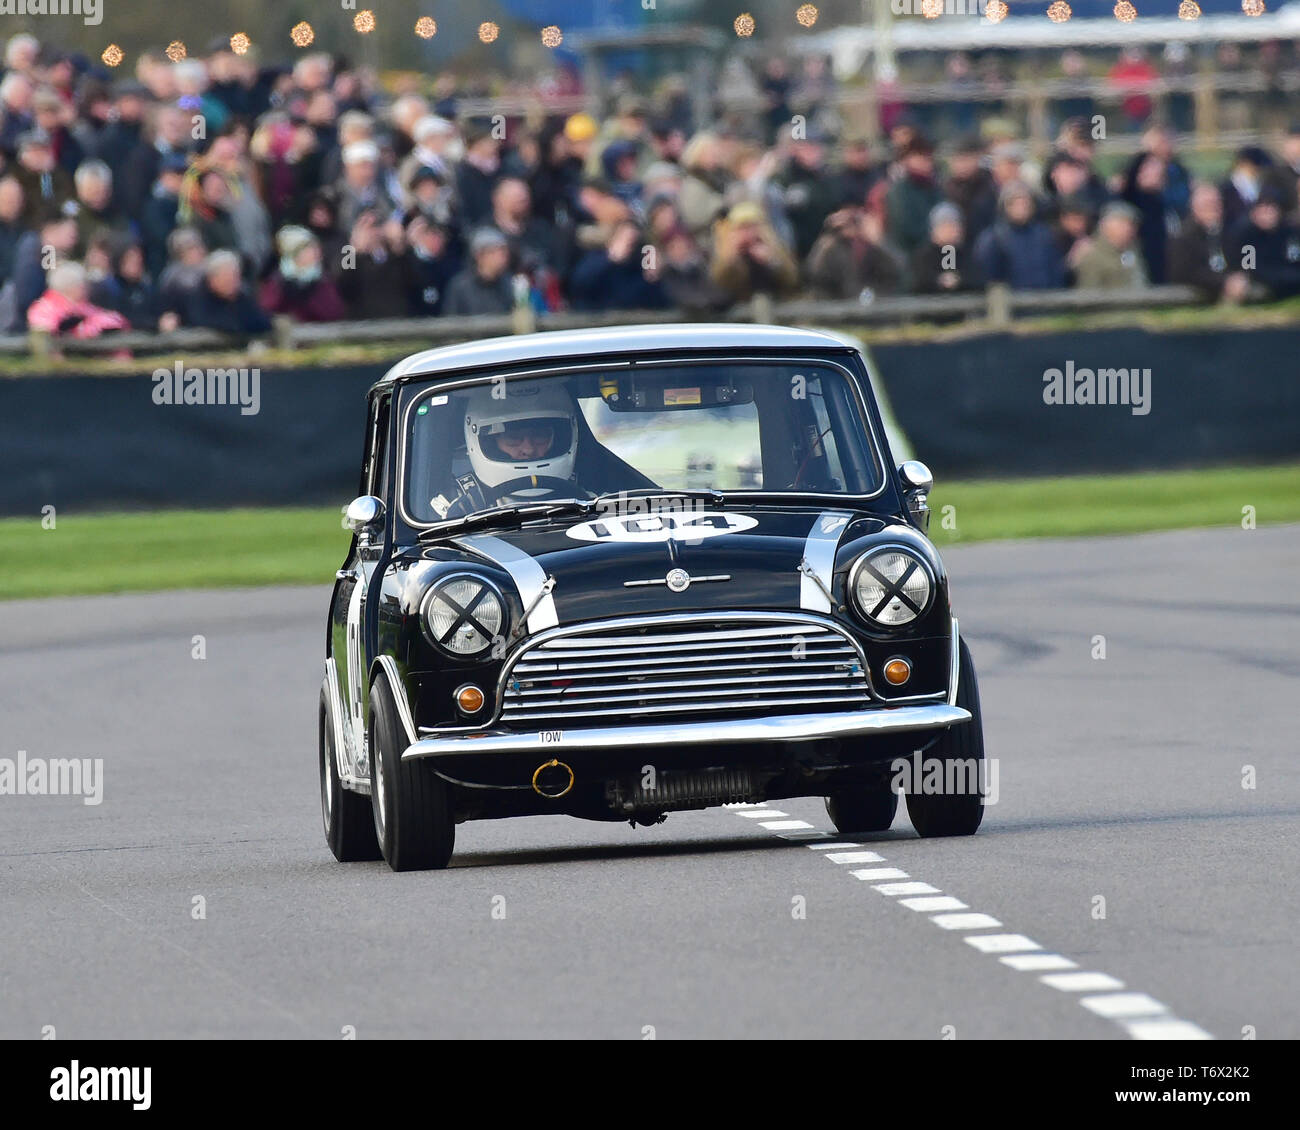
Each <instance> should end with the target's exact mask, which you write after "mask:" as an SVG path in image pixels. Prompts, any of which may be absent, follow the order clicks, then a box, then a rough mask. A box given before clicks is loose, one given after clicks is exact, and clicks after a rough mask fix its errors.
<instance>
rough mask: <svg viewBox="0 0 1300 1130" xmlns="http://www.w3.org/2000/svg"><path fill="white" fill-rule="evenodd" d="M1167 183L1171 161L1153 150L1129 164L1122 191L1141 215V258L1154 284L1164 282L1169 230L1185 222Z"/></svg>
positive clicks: (1124, 196)
mask: <svg viewBox="0 0 1300 1130" xmlns="http://www.w3.org/2000/svg"><path fill="white" fill-rule="evenodd" d="M1168 184H1169V166H1168V164H1166V162H1165V161H1164V159H1163V158H1161V157H1158V156H1157V155H1156V154H1154V153H1144V154H1139V155H1138V157H1137V159H1136V160H1135V161H1134V162H1133V164H1132V165H1130V166H1129V171H1128V175H1127V177H1126V179H1125V183H1124V191H1123V193H1122V196H1123V199H1124V200H1125V201H1126V202H1127V203H1128V204H1129V205H1131V206H1132V208H1133V210H1134V211H1135V212H1136V213H1137V215H1138V217H1139V223H1140V226H1139V229H1138V232H1139V238H1140V242H1141V247H1142V258H1143V260H1144V261H1145V262H1146V263H1148V264H1149V265H1150V266H1149V273H1150V277H1151V281H1152V282H1154V283H1162V282H1164V281H1165V254H1166V252H1165V245H1166V243H1167V242H1168V239H1169V230H1170V228H1173V229H1174V230H1175V231H1176V230H1177V229H1178V227H1179V225H1180V224H1181V223H1182V220H1181V217H1180V216H1179V214H1178V212H1177V211H1176V210H1175V209H1174V207H1173V205H1172V204H1171V203H1170V202H1169V196H1168V193H1167V189H1168Z"/></svg>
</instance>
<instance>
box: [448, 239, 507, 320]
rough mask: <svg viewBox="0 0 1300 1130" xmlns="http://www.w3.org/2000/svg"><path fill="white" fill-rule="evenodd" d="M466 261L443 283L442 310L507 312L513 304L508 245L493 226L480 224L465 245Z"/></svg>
mask: <svg viewBox="0 0 1300 1130" xmlns="http://www.w3.org/2000/svg"><path fill="white" fill-rule="evenodd" d="M469 253H470V260H471V261H470V264H469V265H468V266H467V267H465V268H464V269H463V270H462V271H460V272H459V273H458V274H457V275H456V276H455V278H453V279H452V280H451V282H450V283H449V284H448V286H447V298H446V301H445V302H444V305H443V313H444V314H447V315H450V316H455V315H460V314H508V313H510V311H511V309H513V307H514V304H515V298H514V287H513V285H512V282H511V279H510V245H509V244H508V243H507V242H506V237H505V236H503V235H502V234H501V233H500V232H499V231H497V230H496V229H495V228H480V229H479V230H478V231H477V232H475V233H474V238H473V239H471V240H470V245H469Z"/></svg>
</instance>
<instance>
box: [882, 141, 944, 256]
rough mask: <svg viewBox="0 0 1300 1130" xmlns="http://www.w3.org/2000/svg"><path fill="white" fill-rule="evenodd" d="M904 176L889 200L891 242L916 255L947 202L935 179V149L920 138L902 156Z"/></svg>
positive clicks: (901, 250)
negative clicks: (932, 220)
mask: <svg viewBox="0 0 1300 1130" xmlns="http://www.w3.org/2000/svg"><path fill="white" fill-rule="evenodd" d="M899 164H900V165H901V167H902V174H903V175H902V176H901V177H900V178H899V179H898V180H897V181H895V182H894V184H893V187H891V188H890V190H889V193H888V195H887V196H886V197H885V214H886V216H887V217H888V235H889V242H890V243H891V244H892V245H893V246H894V247H896V248H897V249H898V250H899V251H900V252H902V254H903V255H904V256H911V255H913V254H915V253H916V251H917V249H918V248H920V247H921V246H922V245H923V244H924V243H925V241H926V240H927V239H928V237H929V227H930V213H931V212H932V211H933V210H934V208H935V206H936V205H938V204H940V203H942V202H943V194H942V193H941V192H940V191H939V186H938V184H937V183H936V181H935V177H934V150H933V149H932V148H931V146H930V143H929V142H928V141H926V139H925V138H923V137H921V136H920V135H918V136H916V137H914V138H913V139H912V141H911V143H910V144H909V145H908V146H907V148H906V149H904V150H903V152H902V153H900V154H899Z"/></svg>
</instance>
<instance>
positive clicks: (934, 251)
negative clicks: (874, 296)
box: [911, 201, 984, 294]
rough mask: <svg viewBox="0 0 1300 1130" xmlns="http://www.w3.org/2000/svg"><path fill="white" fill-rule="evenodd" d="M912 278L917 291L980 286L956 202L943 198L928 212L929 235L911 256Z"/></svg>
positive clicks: (950, 290)
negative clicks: (942, 200) (951, 202)
mask: <svg viewBox="0 0 1300 1130" xmlns="http://www.w3.org/2000/svg"><path fill="white" fill-rule="evenodd" d="M911 278H912V289H913V290H915V291H916V292H917V293H918V294H956V293H958V292H960V291H963V290H978V289H979V288H980V287H981V286H983V282H984V280H983V279H981V278H980V275H979V271H978V269H977V268H976V266H975V257H974V255H973V254H972V252H971V250H970V244H969V242H968V240H967V238H966V229H965V225H964V224H963V223H962V216H961V209H960V208H958V207H957V205H955V204H950V203H948V202H946V201H945V202H944V203H942V204H936V205H935V207H934V209H933V210H932V211H931V212H930V238H929V240H928V241H927V242H926V244H925V246H924V247H920V248H918V249H917V251H916V253H915V254H914V255H913V256H912V271H911Z"/></svg>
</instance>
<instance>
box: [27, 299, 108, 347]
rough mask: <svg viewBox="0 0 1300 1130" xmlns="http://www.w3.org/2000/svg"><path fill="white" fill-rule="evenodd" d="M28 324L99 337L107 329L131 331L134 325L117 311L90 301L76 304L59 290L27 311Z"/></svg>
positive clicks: (57, 331) (76, 334) (82, 335)
mask: <svg viewBox="0 0 1300 1130" xmlns="http://www.w3.org/2000/svg"><path fill="white" fill-rule="evenodd" d="M27 324H28V325H29V326H30V327H31V328H32V329H34V330H47V331H48V332H49V333H51V334H60V333H69V334H71V335H72V336H73V337H98V336H99V335H100V334H102V333H104V332H105V331H106V330H127V329H130V328H131V324H130V323H129V322H128V321H127V320H126V319H125V318H124V317H122V315H121V314H119V313H117V312H116V311H114V310H105V309H104V308H103V307H102V306H95V305H92V304H91V303H89V302H73V301H72V299H70V298H68V297H67V296H66V295H63V294H60V293H59V292H58V291H57V290H47V291H46V292H45V293H44V294H42V295H41V296H40V298H38V299H37V300H36V301H35V302H33V303H32V304H31V306H29V307H28V308H27Z"/></svg>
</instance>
